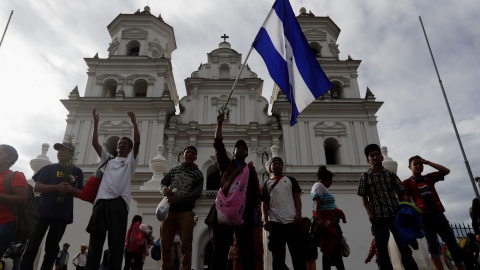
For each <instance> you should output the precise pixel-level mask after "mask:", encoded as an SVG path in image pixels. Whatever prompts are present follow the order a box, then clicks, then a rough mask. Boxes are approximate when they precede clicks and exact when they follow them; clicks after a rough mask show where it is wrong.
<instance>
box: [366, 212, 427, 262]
mask: <svg viewBox="0 0 480 270" xmlns="http://www.w3.org/2000/svg"><path fill="white" fill-rule="evenodd" d="M394 221H395V217H388V218H378V222H377V223H373V224H372V225H373V232H374V233H375V245H376V246H377V251H378V269H381V270H393V267H392V263H391V262H390V256H389V255H388V240H390V232H392V234H393V238H394V239H395V242H396V243H397V246H398V250H399V251H400V254H401V257H402V264H403V267H404V268H405V269H408V270H418V266H417V263H416V262H415V260H414V259H413V257H412V250H411V249H410V247H409V246H406V247H402V245H401V244H400V238H399V236H398V231H397V228H395V225H394Z"/></svg>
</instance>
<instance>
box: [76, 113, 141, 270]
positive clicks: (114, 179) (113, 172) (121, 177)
mask: <svg viewBox="0 0 480 270" xmlns="http://www.w3.org/2000/svg"><path fill="white" fill-rule="evenodd" d="M92 113H93V136H92V146H93V148H94V149H95V151H96V152H97V154H98V156H99V157H100V163H104V162H105V161H107V160H109V161H108V162H107V165H106V166H105V167H104V174H103V178H102V182H101V184H100V187H99V188H98V193H97V197H96V198H95V202H94V205H93V211H92V216H91V217H90V221H89V223H88V226H87V232H88V233H90V243H89V245H88V246H89V250H90V251H89V252H88V256H87V264H86V266H85V269H88V270H98V268H99V267H100V260H101V258H102V253H103V244H104V242H105V238H106V236H107V232H108V250H109V253H110V256H109V269H113V270H120V269H121V267H122V261H123V248H124V243H125V234H126V231H127V222H128V220H127V219H128V210H129V206H130V200H131V197H132V194H131V182H132V177H133V174H134V173H135V169H136V168H137V165H138V149H139V147H140V132H139V130H138V125H137V120H136V118H135V114H134V113H133V112H130V111H129V112H127V115H128V117H130V120H131V122H132V126H133V141H132V140H131V139H130V138H128V137H122V138H120V139H119V140H118V143H117V152H118V155H117V156H116V157H114V156H112V155H111V154H109V153H108V152H107V151H106V150H105V149H104V148H103V147H102V146H101V145H100V143H99V142H98V123H99V121H100V116H99V115H98V113H97V111H96V110H95V108H94V109H93V112H92Z"/></svg>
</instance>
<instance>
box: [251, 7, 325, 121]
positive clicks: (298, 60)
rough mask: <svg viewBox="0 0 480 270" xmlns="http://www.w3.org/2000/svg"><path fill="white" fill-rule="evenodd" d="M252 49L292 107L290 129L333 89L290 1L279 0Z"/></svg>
mask: <svg viewBox="0 0 480 270" xmlns="http://www.w3.org/2000/svg"><path fill="white" fill-rule="evenodd" d="M252 46H253V47H255V49H256V50H257V51H258V53H259V54H260V55H261V56H262V58H263V60H264V61H265V64H266V65H267V68H268V72H269V73H270V76H272V79H273V80H274V81H275V83H276V84H277V85H278V87H280V89H282V91H283V92H284V93H285V95H286V96H287V99H288V101H289V102H290V104H292V115H291V118H290V125H291V126H293V125H295V124H296V123H297V116H298V115H299V114H300V113H301V112H302V111H303V109H305V108H306V107H307V106H308V105H309V104H310V103H312V102H313V101H314V100H316V99H317V98H319V97H320V96H322V95H323V94H324V93H325V92H327V91H328V90H330V88H332V87H333V85H332V83H331V82H330V81H329V80H328V78H327V76H326V75H325V73H324V72H323V70H322V68H321V67H320V65H319V64H318V61H317V59H316V58H315V55H313V52H312V49H311V48H310V46H309V45H308V42H307V39H306V38H305V36H304V35H303V32H302V29H301V28H300V25H299V24H298V21H297V18H295V14H294V13H293V10H292V7H291V6H290V2H288V0H277V1H275V4H273V7H272V10H271V11H270V13H269V14H268V16H267V19H266V20H265V22H264V23H263V26H262V28H260V31H259V32H258V34H257V37H256V38H255V41H254V42H253V44H252Z"/></svg>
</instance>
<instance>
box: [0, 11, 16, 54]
mask: <svg viewBox="0 0 480 270" xmlns="http://www.w3.org/2000/svg"><path fill="white" fill-rule="evenodd" d="M12 15H13V10H12V12H11V13H10V17H8V22H7V26H6V27H5V31H3V35H2V40H0V47H1V46H2V42H3V38H4V37H5V33H7V29H8V25H9V24H10V19H11V18H12Z"/></svg>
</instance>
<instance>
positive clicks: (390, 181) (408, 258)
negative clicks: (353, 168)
mask: <svg viewBox="0 0 480 270" xmlns="http://www.w3.org/2000/svg"><path fill="white" fill-rule="evenodd" d="M364 152H365V156H366V157H367V162H368V163H369V164H370V169H368V171H366V172H364V173H363V174H362V175H361V177H360V183H359V185H358V192H357V194H358V195H359V196H361V197H362V201H363V206H364V207H365V210H367V214H368V219H369V220H370V222H371V223H372V227H373V231H374V233H375V244H376V247H377V250H378V267H379V268H378V269H382V270H383V269H387V270H392V269H393V267H392V263H391V262H390V256H389V255H388V240H389V239H390V232H391V233H392V234H393V237H394V239H395V242H396V243H397V246H398V249H399V251H400V254H401V258H402V264H403V267H404V268H405V269H408V270H418V266H417V264H416V262H415V260H414V259H413V257H412V250H411V249H410V247H409V246H402V245H401V244H400V238H399V235H398V230H397V228H396V227H395V226H394V221H395V216H396V214H397V208H398V201H397V196H398V200H400V201H405V196H404V191H405V187H404V186H403V185H402V182H401V181H400V179H398V176H397V175H396V174H395V173H392V172H390V171H388V170H387V169H385V168H384V167H383V165H382V162H383V156H382V153H381V152H380V146H378V145H376V144H369V145H367V147H365V151H364Z"/></svg>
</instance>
